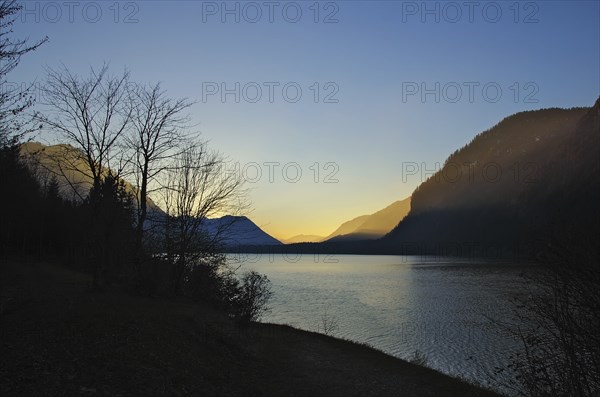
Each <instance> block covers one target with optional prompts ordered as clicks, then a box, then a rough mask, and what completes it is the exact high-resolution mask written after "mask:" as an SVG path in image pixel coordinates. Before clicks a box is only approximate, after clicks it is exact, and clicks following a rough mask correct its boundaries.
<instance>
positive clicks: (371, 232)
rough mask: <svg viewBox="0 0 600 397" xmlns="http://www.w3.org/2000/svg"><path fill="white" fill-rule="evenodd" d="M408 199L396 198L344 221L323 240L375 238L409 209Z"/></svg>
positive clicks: (385, 232) (386, 231) (402, 216)
mask: <svg viewBox="0 0 600 397" xmlns="http://www.w3.org/2000/svg"><path fill="white" fill-rule="evenodd" d="M410 200H411V198H410V197H408V198H406V199H404V200H398V201H395V202H393V203H392V204H390V205H388V206H387V207H385V208H384V209H382V210H379V211H377V212H374V213H373V214H371V215H362V216H359V217H356V218H354V219H352V220H350V221H348V222H344V223H343V224H342V225H341V226H340V227H339V228H337V229H336V230H335V231H334V232H333V233H331V234H330V235H329V236H327V237H326V238H325V239H324V240H323V241H350V240H365V239H366V240H371V239H377V238H380V237H382V236H384V235H385V234H387V233H389V232H390V231H391V230H392V229H393V228H394V227H396V226H397V225H398V223H400V221H401V220H402V219H404V217H405V216H406V215H407V214H408V213H409V211H410Z"/></svg>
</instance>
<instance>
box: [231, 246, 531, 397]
mask: <svg viewBox="0 0 600 397" xmlns="http://www.w3.org/2000/svg"><path fill="white" fill-rule="evenodd" d="M229 258H230V261H231V262H232V264H234V265H241V268H240V271H245V270H256V271H258V272H260V273H263V274H266V275H267V276H268V277H269V279H270V280H271V282H272V287H273V297H272V300H271V302H270V307H271V309H272V311H271V313H269V314H268V315H266V316H265V317H264V318H263V321H265V322H272V323H279V324H289V325H291V326H294V327H297V328H301V329H305V330H310V331H318V332H323V329H324V327H323V325H324V324H325V325H326V328H327V331H331V332H330V333H331V334H333V336H336V337H342V338H347V339H350V340H353V341H356V342H362V343H367V344H368V345H370V346H372V347H374V348H377V349H379V350H382V351H384V352H386V353H388V354H391V355H393V356H396V357H399V358H403V359H411V358H413V357H414V356H415V352H416V351H418V352H420V355H421V356H423V357H424V358H425V360H426V363H425V365H427V366H428V367H431V368H434V369H436V370H439V371H441V372H443V373H446V374H449V375H453V376H460V377H463V378H466V379H468V380H470V381H475V382H478V383H480V384H481V385H483V386H486V387H490V388H493V389H496V390H501V391H504V392H505V393H508V391H507V390H506V389H505V388H504V387H503V386H502V383H503V382H507V381H508V382H512V381H513V379H512V376H513V375H511V374H507V373H506V372H503V375H502V376H500V375H498V374H497V372H496V368H497V367H506V365H507V364H508V363H509V356H510V354H511V353H514V352H515V351H517V350H518V349H520V344H519V343H518V342H517V341H515V340H514V339H513V338H512V337H511V336H510V335H509V334H508V333H507V332H505V331H503V327H502V326H500V325H498V321H503V320H506V319H509V318H510V317H511V315H512V310H513V309H512V303H511V299H512V298H513V297H514V296H516V295H517V294H519V293H523V291H525V290H526V288H525V284H524V281H523V279H522V278H521V276H520V274H521V273H522V271H523V270H524V269H525V268H526V266H525V265H514V264H512V265H511V264H506V263H499V262H489V261H477V260H472V259H469V260H461V259H456V258H440V257H426V256H376V255H330V256H325V255H320V256H319V255H310V254H308V255H307V254H304V255H293V254H288V255H281V254H270V255H265V254H263V255H260V254H234V255H230V257H229ZM331 328H333V330H331Z"/></svg>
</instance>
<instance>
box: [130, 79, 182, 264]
mask: <svg viewBox="0 0 600 397" xmlns="http://www.w3.org/2000/svg"><path fill="white" fill-rule="evenodd" d="M130 88H131V90H130V94H131V100H132V108H133V113H132V123H131V125H132V131H131V133H130V134H128V136H127V140H126V144H127V148H128V149H129V150H130V151H131V152H132V154H131V158H132V161H131V163H132V168H133V169H132V174H133V179H134V180H135V184H136V193H137V194H136V199H137V200H138V205H137V217H136V218H137V219H136V247H135V251H136V255H135V262H136V263H135V267H136V270H138V271H139V266H140V261H141V254H142V244H143V237H144V228H145V223H146V219H147V217H148V197H149V195H150V194H151V193H152V191H153V189H152V185H153V183H152V182H153V181H155V179H156V178H157V177H158V176H159V174H160V173H162V172H164V171H165V169H166V168H167V166H168V161H167V160H168V159H170V158H171V157H172V156H176V155H177V153H178V151H180V150H181V149H180V148H181V146H182V143H183V142H184V140H185V138H186V136H185V131H186V129H187V127H188V126H189V125H188V123H189V117H188V115H187V114H185V113H184V112H185V111H186V110H187V109H188V108H189V107H190V106H192V104H193V102H190V101H188V100H187V99H178V100H172V99H170V98H168V97H167V96H166V93H165V91H164V90H162V89H161V87H160V84H156V85H154V86H150V87H148V86H141V85H130Z"/></svg>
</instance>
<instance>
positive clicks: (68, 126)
mask: <svg viewBox="0 0 600 397" xmlns="http://www.w3.org/2000/svg"><path fill="white" fill-rule="evenodd" d="M128 78H129V74H128V72H127V71H124V72H123V74H121V75H119V76H111V75H109V73H108V65H106V64H105V65H103V66H102V67H101V68H100V69H99V70H94V69H93V68H92V69H90V74H89V75H88V76H87V77H80V76H78V75H75V74H73V73H71V72H70V71H69V70H68V69H67V68H66V67H63V68H62V69H60V70H58V71H57V70H53V69H48V80H47V83H46V86H45V87H44V101H45V105H46V107H47V111H46V112H45V113H44V114H39V115H37V118H38V119H39V120H40V121H41V122H42V123H43V124H45V126H47V128H48V129H49V130H50V131H53V132H56V133H57V135H58V136H59V137H60V138H62V140H63V142H64V143H65V144H63V145H58V146H57V148H58V150H56V151H54V152H53V153H51V155H49V156H48V158H49V160H50V162H51V165H50V166H48V169H49V170H50V171H53V172H55V173H57V174H58V175H60V176H61V179H63V180H64V181H65V182H67V183H68V184H69V185H70V186H71V187H72V190H73V193H74V194H76V195H77V196H78V197H79V198H80V200H81V201H85V202H87V204H89V214H90V219H89V221H88V222H89V224H88V227H89V236H90V237H89V241H88V244H89V246H88V247H87V250H86V251H87V252H88V253H89V258H87V260H88V261H90V262H91V263H92V265H93V275H94V279H93V280H94V287H95V288H99V289H101V288H103V284H104V282H105V280H104V274H105V271H104V270H105V266H106V263H104V262H103V261H102V258H105V257H106V254H107V252H109V251H110V250H111V249H113V248H114V247H109V246H106V245H105V244H103V243H102V241H101V240H100V239H99V238H97V236H98V235H102V234H106V233H108V231H109V230H110V228H107V227H106V222H105V220H106V219H104V218H105V217H104V216H103V206H104V205H105V204H106V203H105V202H104V201H106V200H108V199H110V197H109V198H107V197H105V195H103V194H98V192H103V191H104V190H106V189H105V187H106V186H108V185H110V186H112V185H115V184H118V183H119V181H121V174H122V172H123V170H124V167H125V165H126V164H127V161H126V157H125V153H124V151H123V150H122V149H123V148H122V144H123V142H122V140H123V138H124V134H125V132H126V131H127V128H128V127H129V126H130V124H131V115H132V112H133V110H132V107H131V101H129V95H128V90H127V82H128ZM42 165H43V164H42ZM77 175H78V176H79V177H80V179H79V180H78V179H76V177H75V176H77ZM113 181H114V182H113ZM105 182H106V183H105ZM86 183H91V187H89V188H87V187H86V186H84V187H83V188H82V184H83V185H85V184H86ZM90 192H96V194H91V193H90Z"/></svg>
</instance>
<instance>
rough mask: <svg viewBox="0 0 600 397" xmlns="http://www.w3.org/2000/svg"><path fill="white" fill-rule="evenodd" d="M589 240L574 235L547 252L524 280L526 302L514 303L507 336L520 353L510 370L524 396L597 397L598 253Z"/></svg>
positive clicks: (599, 371) (599, 368)
mask: <svg viewBox="0 0 600 397" xmlns="http://www.w3.org/2000/svg"><path fill="white" fill-rule="evenodd" d="M574 236H577V237H578V238H573V237H574ZM593 239H594V237H591V236H582V235H579V234H578V233H573V234H571V236H568V235H564V236H562V238H561V240H560V241H557V242H555V244H553V245H552V246H550V247H548V248H547V250H546V252H545V253H544V255H543V257H542V258H540V259H541V261H543V264H544V267H543V269H541V270H538V271H536V272H535V273H533V274H531V275H529V276H528V281H529V285H531V286H532V287H531V291H530V294H529V298H528V299H527V300H522V301H518V302H517V303H518V306H517V307H518V309H517V313H516V315H517V325H515V326H513V327H512V328H510V331H512V332H513V333H514V334H515V335H516V336H517V337H518V338H519V339H520V340H521V342H522V343H523V347H524V349H523V352H522V353H518V354H515V355H513V360H512V364H511V369H512V370H514V371H515V372H516V374H517V377H518V379H519V380H520V383H521V384H522V387H523V388H522V392H523V393H524V394H525V395H527V396H532V397H535V396H597V395H598V393H600V335H599V334H598V329H600V295H598V285H600V251H599V250H598V243H597V242H595V241H593Z"/></svg>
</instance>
